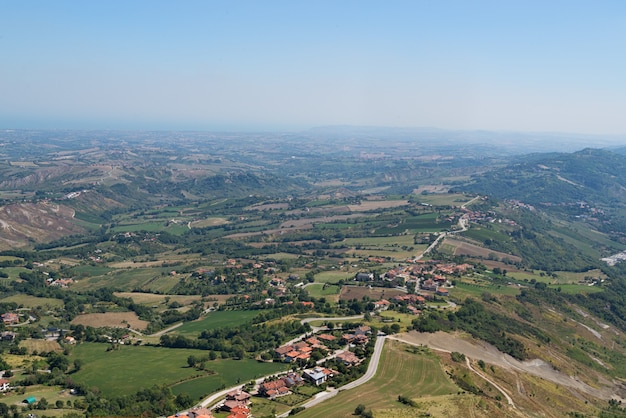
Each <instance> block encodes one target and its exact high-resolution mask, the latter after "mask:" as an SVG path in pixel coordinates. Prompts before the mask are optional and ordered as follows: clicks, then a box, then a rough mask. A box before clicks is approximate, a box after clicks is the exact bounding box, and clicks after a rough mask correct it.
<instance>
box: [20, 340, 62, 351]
mask: <svg viewBox="0 0 626 418" xmlns="http://www.w3.org/2000/svg"><path fill="white" fill-rule="evenodd" d="M20 347H26V350H27V352H28V354H31V353H33V352H34V351H36V352H38V353H47V352H49V351H56V352H60V351H63V349H62V348H61V346H60V345H59V343H58V342H56V341H47V340H35V339H32V338H29V339H27V340H23V341H20Z"/></svg>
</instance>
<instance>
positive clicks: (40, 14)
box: [0, 0, 626, 134]
mask: <svg viewBox="0 0 626 418" xmlns="http://www.w3.org/2000/svg"><path fill="white" fill-rule="evenodd" d="M625 50H626V2H624V1H591V0H590V1H575V0H571V1H558V0H549V1H545V0H544V1H531V0H526V1H503V0H500V1H446V0H440V1H439V0H438V1H435V0H433V1H420V0H413V1H384V2H383V1H375V2H374V1H365V0H360V1H347V0H346V1H342V0H334V1H320V0H316V1H298V0H292V1H269V0H268V1H237V0H228V1H209V0H204V1H191V0H186V1H182V0H181V1H156V0H151V1H139V0H134V1H115V0H107V1H78V0H77V1H61V0H55V1H28V0H23V1H13V0H0V128H80V129H82V128H94V129H99V128H104V129H192V130H193V129H208V130H211V129H229V130H256V129H264V130H268V129H282V130H293V129H306V128H308V127H313V126H320V125H374V126H409V127H437V128H445V129H486V130H514V131H560V132H575V133H596V134H626V117H624V111H625V110H626V53H624V51H625Z"/></svg>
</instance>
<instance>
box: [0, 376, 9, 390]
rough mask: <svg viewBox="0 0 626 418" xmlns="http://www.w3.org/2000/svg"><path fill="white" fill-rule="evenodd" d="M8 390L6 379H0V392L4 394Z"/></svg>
mask: <svg viewBox="0 0 626 418" xmlns="http://www.w3.org/2000/svg"><path fill="white" fill-rule="evenodd" d="M9 389H10V386H9V381H8V380H7V379H0V392H6V391H7V390H9Z"/></svg>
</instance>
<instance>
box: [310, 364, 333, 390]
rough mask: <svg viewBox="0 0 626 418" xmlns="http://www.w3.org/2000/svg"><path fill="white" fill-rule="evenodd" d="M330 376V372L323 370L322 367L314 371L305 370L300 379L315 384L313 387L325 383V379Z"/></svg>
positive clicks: (331, 374)
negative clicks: (302, 378)
mask: <svg viewBox="0 0 626 418" xmlns="http://www.w3.org/2000/svg"><path fill="white" fill-rule="evenodd" d="M332 376H333V372H332V370H329V369H325V368H323V367H316V368H314V369H309V370H305V371H304V373H303V374H302V377H304V378H305V379H307V380H309V381H310V382H311V383H313V384H315V386H319V385H321V384H322V383H324V382H326V379H328V377H332Z"/></svg>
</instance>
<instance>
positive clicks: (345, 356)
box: [337, 351, 361, 366]
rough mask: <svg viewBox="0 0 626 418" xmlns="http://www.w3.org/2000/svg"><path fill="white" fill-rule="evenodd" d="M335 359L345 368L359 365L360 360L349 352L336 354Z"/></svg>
mask: <svg viewBox="0 0 626 418" xmlns="http://www.w3.org/2000/svg"><path fill="white" fill-rule="evenodd" d="M337 358H338V359H339V360H341V361H342V362H343V364H345V365H346V366H355V365H357V364H359V363H361V359H360V358H358V357H357V356H356V355H355V354H354V353H353V352H351V351H344V352H343V353H339V354H337Z"/></svg>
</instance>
